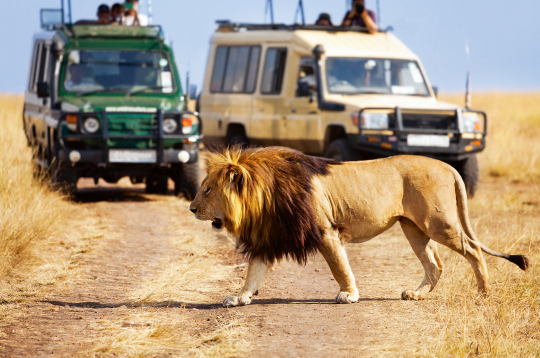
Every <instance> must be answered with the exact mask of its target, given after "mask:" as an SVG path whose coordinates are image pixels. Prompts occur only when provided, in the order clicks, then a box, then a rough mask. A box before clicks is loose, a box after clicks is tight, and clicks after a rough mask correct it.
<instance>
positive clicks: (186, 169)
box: [173, 161, 199, 201]
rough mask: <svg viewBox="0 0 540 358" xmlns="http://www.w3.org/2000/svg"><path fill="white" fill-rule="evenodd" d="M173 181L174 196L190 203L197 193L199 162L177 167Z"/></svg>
mask: <svg viewBox="0 0 540 358" xmlns="http://www.w3.org/2000/svg"><path fill="white" fill-rule="evenodd" d="M173 180H174V195H176V196H178V195H182V196H183V197H184V198H185V199H186V200H189V201H192V200H193V199H194V198H195V195H196V194H197V191H199V162H198V161H197V162H195V163H188V164H180V165H178V166H177V167H176V170H175V171H174V178H173Z"/></svg>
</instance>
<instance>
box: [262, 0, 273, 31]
mask: <svg viewBox="0 0 540 358" xmlns="http://www.w3.org/2000/svg"><path fill="white" fill-rule="evenodd" d="M268 10H270V22H271V23H272V25H273V24H274V2H273V1H272V0H266V8H265V10H264V16H265V17H266V14H267V13H268Z"/></svg>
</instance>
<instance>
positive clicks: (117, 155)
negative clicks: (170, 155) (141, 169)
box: [109, 149, 157, 163]
mask: <svg viewBox="0 0 540 358" xmlns="http://www.w3.org/2000/svg"><path fill="white" fill-rule="evenodd" d="M156 158H157V155H156V151H155V150H117V149H111V150H109V162H111V163H155V162H156Z"/></svg>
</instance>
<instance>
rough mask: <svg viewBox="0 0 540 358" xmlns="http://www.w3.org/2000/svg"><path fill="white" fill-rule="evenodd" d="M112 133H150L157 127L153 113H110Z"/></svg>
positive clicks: (109, 120) (109, 121)
mask: <svg viewBox="0 0 540 358" xmlns="http://www.w3.org/2000/svg"><path fill="white" fill-rule="evenodd" d="M107 119H108V124H109V134H110V135H150V134H152V133H154V132H155V131H156V129H157V123H156V122H157V121H156V120H155V115H153V114H133V115H131V114H108V115H107Z"/></svg>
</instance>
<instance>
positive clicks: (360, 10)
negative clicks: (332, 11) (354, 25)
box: [354, 4, 365, 14]
mask: <svg viewBox="0 0 540 358" xmlns="http://www.w3.org/2000/svg"><path fill="white" fill-rule="evenodd" d="M354 6H355V9H356V13H357V14H361V13H363V12H364V9H365V8H364V5H362V4H355V5H354Z"/></svg>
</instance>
